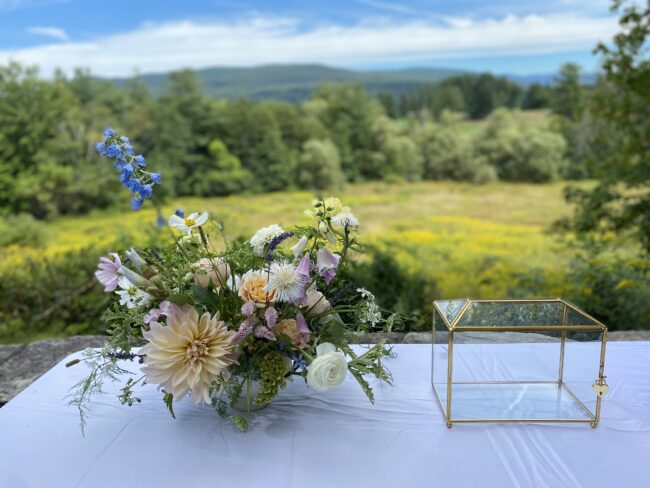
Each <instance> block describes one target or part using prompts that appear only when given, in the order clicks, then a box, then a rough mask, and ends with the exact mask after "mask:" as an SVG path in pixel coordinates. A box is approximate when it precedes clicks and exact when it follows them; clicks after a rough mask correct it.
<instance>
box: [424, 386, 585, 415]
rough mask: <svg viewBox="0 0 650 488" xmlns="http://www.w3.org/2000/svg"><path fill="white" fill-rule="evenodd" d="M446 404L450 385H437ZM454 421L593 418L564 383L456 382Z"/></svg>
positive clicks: (452, 409)
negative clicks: (559, 384) (560, 384)
mask: <svg viewBox="0 0 650 488" xmlns="http://www.w3.org/2000/svg"><path fill="white" fill-rule="evenodd" d="M435 387H436V392H437V393H438V395H439V397H440V401H441V402H442V404H443V405H446V403H447V394H446V392H447V385H446V384H436V385H435ZM451 417H452V419H453V420H472V419H489V420H514V421H516V420H549V419H555V420H557V419H559V420H584V421H589V420H591V416H590V415H588V414H587V412H586V411H585V409H584V408H583V407H582V406H581V405H580V404H579V403H578V402H577V401H576V400H575V399H574V398H573V396H571V394H570V393H569V392H568V391H567V390H566V388H565V387H563V386H558V384H557V383H555V382H548V383H471V384H469V383H467V384H463V383H454V384H453V386H452V394H451Z"/></svg>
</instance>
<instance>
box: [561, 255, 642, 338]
mask: <svg viewBox="0 0 650 488" xmlns="http://www.w3.org/2000/svg"><path fill="white" fill-rule="evenodd" d="M569 276H570V280H571V286H572V288H573V290H572V296H573V297H574V300H575V303H576V304H577V305H579V306H581V307H583V308H584V309H585V310H588V311H589V313H591V314H592V315H593V316H594V317H596V318H597V319H599V320H600V321H601V322H603V323H604V324H606V325H607V326H608V327H609V329H610V330H630V329H632V330H633V329H643V330H650V309H648V303H650V286H648V283H650V260H648V259H644V258H638V257H633V256H632V257H630V256H626V255H624V254H622V253H620V252H615V251H612V250H602V249H591V248H589V246H587V247H586V248H585V249H583V252H581V253H580V254H578V256H577V257H576V258H575V259H574V260H573V262H572V264H571V274H570V275H569Z"/></svg>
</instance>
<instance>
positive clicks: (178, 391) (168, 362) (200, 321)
mask: <svg viewBox="0 0 650 488" xmlns="http://www.w3.org/2000/svg"><path fill="white" fill-rule="evenodd" d="M150 327H151V329H150V330H148V331H144V332H143V333H142V335H143V336H144V338H145V339H146V340H147V341H149V343H148V344H146V345H145V346H143V347H142V349H140V352H139V354H143V355H144V362H145V364H146V366H145V367H144V368H142V371H143V373H144V374H145V375H146V377H147V382H148V383H152V384H157V385H160V388H164V389H165V391H166V392H167V393H171V394H173V395H174V400H180V399H181V398H183V397H184V396H185V395H186V394H187V393H190V392H191V394H192V401H194V403H197V404H198V403H202V402H204V403H210V385H211V384H212V383H213V382H214V381H215V380H216V379H217V377H218V376H219V375H220V374H221V373H225V374H227V373H228V370H227V368H228V366H230V365H231V364H232V363H233V362H234V361H235V359H234V356H233V354H232V349H233V344H232V342H231V338H232V336H233V334H234V333H233V332H232V331H229V330H228V329H226V325H225V324H224V322H223V321H221V320H219V315H218V314H215V315H214V316H213V317H211V316H210V314H209V313H204V314H203V315H201V317H199V314H198V313H197V311H196V310H195V309H194V308H192V307H190V306H187V305H186V306H184V307H174V308H173V309H172V310H171V311H170V313H169V314H168V315H167V325H162V324H160V323H158V322H151V323H150Z"/></svg>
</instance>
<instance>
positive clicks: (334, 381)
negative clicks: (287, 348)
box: [307, 342, 348, 391]
mask: <svg viewBox="0 0 650 488" xmlns="http://www.w3.org/2000/svg"><path fill="white" fill-rule="evenodd" d="M347 372H348V361H347V359H345V355H344V354H343V353H342V352H340V351H337V350H336V347H335V346H334V344H330V343H329V342H324V343H322V344H319V345H318V346H317V347H316V358H315V359H314V360H313V361H312V362H311V364H310V365H309V366H308V368H307V384H308V385H309V386H311V387H312V388H313V389H314V390H317V391H327V390H331V389H332V388H334V387H336V386H338V385H340V384H341V383H342V382H343V380H344V379H345V375H346V374H347Z"/></svg>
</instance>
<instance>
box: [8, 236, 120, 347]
mask: <svg viewBox="0 0 650 488" xmlns="http://www.w3.org/2000/svg"><path fill="white" fill-rule="evenodd" d="M96 265H97V255H96V253H95V251H94V250H88V249H82V250H81V251H72V252H69V253H66V254H64V255H63V256H61V257H59V258H56V259H52V260H45V261H42V260H32V259H27V260H25V261H24V262H23V263H22V264H21V265H20V266H16V267H8V268H3V269H2V270H0V341H2V342H20V341H25V340H33V339H35V338H38V337H39V336H42V335H43V336H48V337H50V336H53V335H59V336H66V335H76V334H98V333H103V332H105V327H104V324H103V323H102V321H101V320H100V317H101V316H102V313H103V311H104V309H105V308H106V306H107V304H108V301H109V298H110V297H109V296H108V295H107V294H105V293H103V290H102V288H101V286H99V284H98V283H97V282H96V280H95V278H94V276H93V272H94V270H95V267H96Z"/></svg>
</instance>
